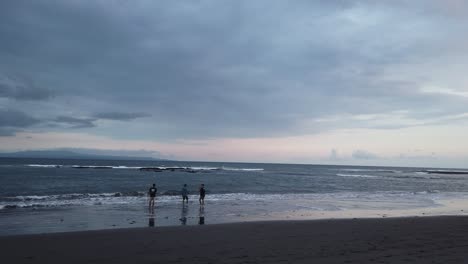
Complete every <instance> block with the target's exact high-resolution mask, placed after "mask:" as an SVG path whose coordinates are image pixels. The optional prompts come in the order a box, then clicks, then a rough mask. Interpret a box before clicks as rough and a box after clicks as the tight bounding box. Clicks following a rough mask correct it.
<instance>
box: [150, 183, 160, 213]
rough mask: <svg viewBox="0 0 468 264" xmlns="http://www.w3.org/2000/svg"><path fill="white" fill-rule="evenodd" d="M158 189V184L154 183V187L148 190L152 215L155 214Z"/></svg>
mask: <svg viewBox="0 0 468 264" xmlns="http://www.w3.org/2000/svg"><path fill="white" fill-rule="evenodd" d="M157 191H158V189H157V188H156V184H154V183H153V186H152V187H151V188H149V190H148V196H149V205H148V209H149V211H150V213H152V214H154V200H155V198H156V192H157Z"/></svg>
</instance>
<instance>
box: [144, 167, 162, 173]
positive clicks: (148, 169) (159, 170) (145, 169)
mask: <svg viewBox="0 0 468 264" xmlns="http://www.w3.org/2000/svg"><path fill="white" fill-rule="evenodd" d="M138 170H140V171H154V172H162V171H163V170H162V169H161V168H139V169H138Z"/></svg>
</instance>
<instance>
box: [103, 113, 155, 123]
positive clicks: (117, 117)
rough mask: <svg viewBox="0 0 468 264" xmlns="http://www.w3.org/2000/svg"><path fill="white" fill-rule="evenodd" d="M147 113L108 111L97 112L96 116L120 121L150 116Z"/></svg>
mask: <svg viewBox="0 0 468 264" xmlns="http://www.w3.org/2000/svg"><path fill="white" fill-rule="evenodd" d="M150 116H151V115H150V114H146V113H121V112H106V113H98V114H95V115H94V117H95V118H98V119H109V120H118V121H130V120H133V119H137V118H143V117H150Z"/></svg>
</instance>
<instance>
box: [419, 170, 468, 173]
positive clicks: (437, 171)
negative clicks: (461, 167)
mask: <svg viewBox="0 0 468 264" xmlns="http://www.w3.org/2000/svg"><path fill="white" fill-rule="evenodd" d="M423 172H425V173H429V174H468V171H455V170H454V171H451V170H446V171H444V170H425V171H423Z"/></svg>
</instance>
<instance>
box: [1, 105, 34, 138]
mask: <svg viewBox="0 0 468 264" xmlns="http://www.w3.org/2000/svg"><path fill="white" fill-rule="evenodd" d="M37 123H39V120H38V119H36V118H34V117H32V116H30V115H28V114H26V113H24V112H21V111H16V110H10V109H0V135H1V136H12V135H14V134H15V133H16V132H19V131H23V129H25V128H28V127H31V126H33V125H35V124H37Z"/></svg>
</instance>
